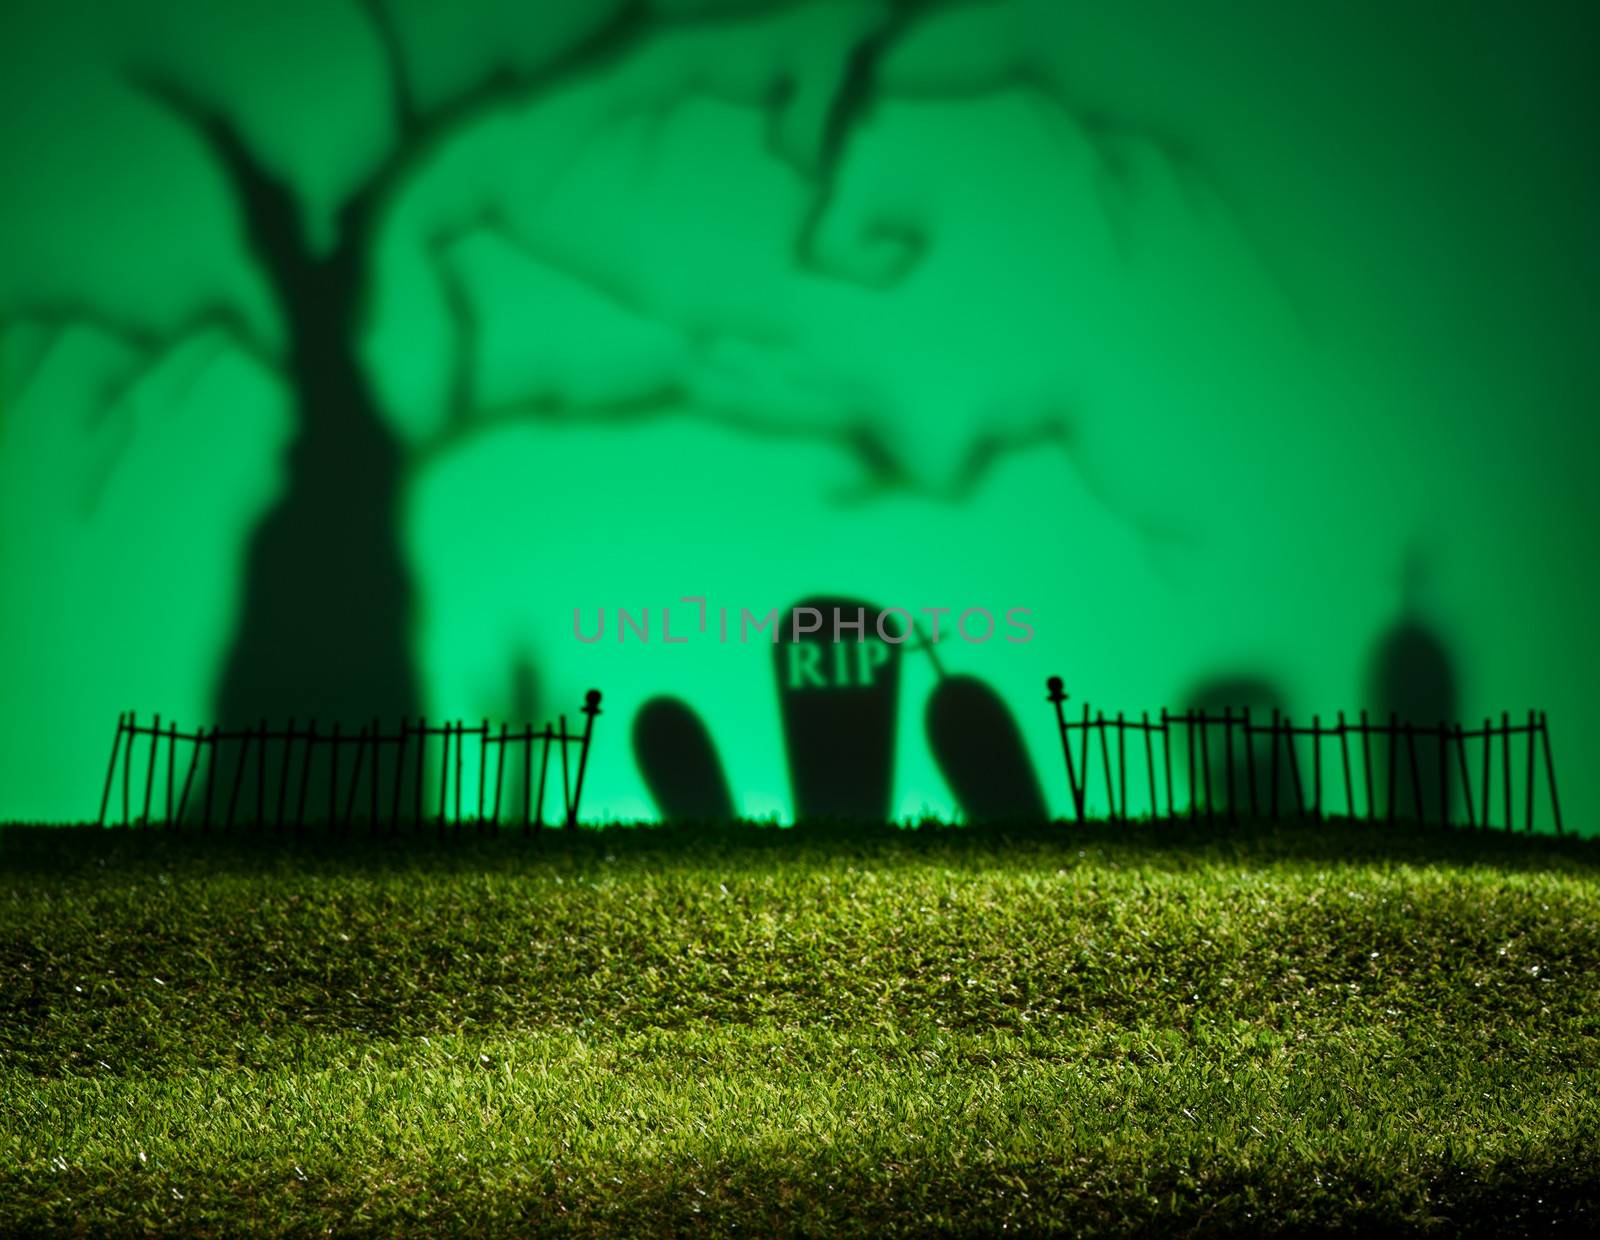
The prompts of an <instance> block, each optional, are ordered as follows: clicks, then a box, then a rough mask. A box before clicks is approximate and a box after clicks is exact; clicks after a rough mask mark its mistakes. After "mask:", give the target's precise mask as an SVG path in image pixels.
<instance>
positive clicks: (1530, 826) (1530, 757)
mask: <svg viewBox="0 0 1600 1240" xmlns="http://www.w3.org/2000/svg"><path fill="white" fill-rule="evenodd" d="M1533 720H1534V714H1533V711H1531V710H1530V711H1529V712H1528V832H1529V834H1530V835H1531V834H1532V833H1533V744H1534V741H1533V728H1534V723H1533Z"/></svg>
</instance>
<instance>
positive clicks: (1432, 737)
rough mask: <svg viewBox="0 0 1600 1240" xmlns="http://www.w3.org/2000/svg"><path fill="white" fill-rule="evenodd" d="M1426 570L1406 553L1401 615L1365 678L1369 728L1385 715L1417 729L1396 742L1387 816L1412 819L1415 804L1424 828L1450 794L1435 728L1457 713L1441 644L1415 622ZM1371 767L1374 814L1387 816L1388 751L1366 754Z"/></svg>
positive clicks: (1450, 779) (1441, 813) (1439, 818)
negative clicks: (1374, 772)
mask: <svg viewBox="0 0 1600 1240" xmlns="http://www.w3.org/2000/svg"><path fill="white" fill-rule="evenodd" d="M1425 584H1426V568H1425V565H1424V564H1423V562H1422V559H1421V557H1420V556H1419V555H1418V554H1417V553H1415V552H1413V553H1412V555H1411V556H1410V558H1409V559H1408V561H1407V563H1406V567H1405V573H1404V583H1403V594H1404V605H1403V612H1402V615H1401V617H1400V619H1399V621H1398V622H1397V623H1396V624H1395V625H1394V627H1393V628H1391V629H1390V630H1389V631H1388V632H1387V633H1385V634H1384V635H1383V637H1382V638H1381V639H1380V640H1379V642H1378V644H1377V647H1376V648H1375V649H1374V651H1373V654H1372V661H1371V663H1370V665H1369V669H1368V675H1367V701H1368V703H1369V708H1370V710H1371V712H1372V717H1373V722H1375V723H1387V722H1388V719H1389V715H1390V713H1391V712H1392V713H1393V714H1394V716H1395V718H1396V719H1397V720H1398V721H1399V722H1400V723H1401V724H1406V723H1410V724H1412V725H1414V726H1415V727H1416V729H1417V732H1416V735H1415V737H1414V739H1413V740H1411V741H1408V740H1407V739H1406V738H1404V737H1402V738H1401V739H1400V741H1399V743H1398V744H1397V746H1396V747H1395V755H1394V774H1393V780H1394V811H1395V816H1396V817H1397V818H1415V817H1417V808H1416V807H1417V805H1418V803H1419V802H1420V803H1421V806H1422V820H1423V821H1424V822H1445V821H1447V820H1448V818H1449V814H1450V806H1451V802H1452V800H1453V799H1454V796H1455V784H1456V780H1455V778H1454V776H1455V771H1453V770H1450V769H1449V768H1448V762H1449V758H1450V755H1449V752H1448V746H1446V747H1444V751H1443V752H1441V746H1440V741H1439V738H1438V736H1437V734H1436V733H1435V731H1434V729H1436V728H1437V727H1438V725H1439V723H1440V722H1441V721H1442V722H1444V723H1447V724H1451V723H1453V722H1454V721H1455V720H1456V718H1457V711H1458V710H1459V709H1460V694H1459V691H1458V689H1457V687H1456V673H1455V669H1454V666H1453V664H1452V662H1451V659H1450V654H1449V651H1448V650H1447V649H1446V648H1445V645H1444V641H1443V639H1442V638H1441V637H1440V636H1439V634H1438V633H1437V632H1436V631H1435V630H1434V629H1433V627H1432V626H1430V625H1429V624H1428V623H1427V622H1426V621H1425V620H1424V619H1423V617H1422V615H1421V612H1420V601H1421V594H1422V592H1423V589H1424V588H1425ZM1412 746H1414V747H1415V751H1416V763H1415V769H1416V776H1417V777H1416V779H1415V780H1413V778H1412V770H1413V763H1412V760H1411V748H1412ZM1373 759H1374V762H1373V765H1374V767H1375V768H1376V769H1377V772H1378V774H1377V777H1376V778H1377V782H1376V784H1375V797H1376V799H1377V800H1378V802H1379V804H1378V814H1379V816H1380V817H1381V816H1382V815H1383V814H1384V813H1385V812H1386V811H1387V808H1388V806H1387V789H1388V784H1389V774H1388V772H1389V748H1388V746H1387V745H1382V746H1380V747H1379V748H1378V751H1377V752H1375V753H1374V755H1373ZM1441 761H1443V762H1445V763H1446V768H1447V770H1446V774H1447V778H1446V780H1445V781H1444V782H1445V790H1444V800H1443V802H1441V801H1440V799H1439V793H1440V789H1439V784H1440V780H1439V764H1440V762H1441Z"/></svg>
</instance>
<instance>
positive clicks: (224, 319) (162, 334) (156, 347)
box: [9, 304, 283, 398]
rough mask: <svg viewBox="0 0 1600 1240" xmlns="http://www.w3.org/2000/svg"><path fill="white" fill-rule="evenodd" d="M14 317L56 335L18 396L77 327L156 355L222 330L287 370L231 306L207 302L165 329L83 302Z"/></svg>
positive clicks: (259, 358)
mask: <svg viewBox="0 0 1600 1240" xmlns="http://www.w3.org/2000/svg"><path fill="white" fill-rule="evenodd" d="M9 317H10V318H11V319H12V320H13V321H14V322H17V323H21V324H26V325H28V326H32V327H36V328H39V329H40V330H42V331H45V332H47V333H49V336H50V339H49V342H48V343H47V344H46V345H45V346H44V347H43V348H42V349H40V350H39V352H38V354H37V355H36V356H35V358H34V361H33V365H32V366H30V367H29V368H28V370H27V371H26V372H25V373H24V374H23V375H22V376H21V377H20V379H19V381H18V382H17V385H16V387H15V388H14V389H13V395H14V396H15V397H17V398H21V396H22V395H23V394H24V393H26V391H27V390H28V388H29V387H31V386H32V384H33V383H34V382H35V381H36V380H37V378H38V377H39V375H40V374H41V373H42V372H43V370H44V368H45V365H46V364H47V362H48V360H49V354H50V353H51V352H52V351H54V350H55V349H56V348H58V347H59V346H60V344H61V342H62V341H63V340H65V339H66V338H67V337H68V336H69V335H70V334H71V333H72V332H74V331H88V332H93V333H96V334H98V335H100V336H103V337H105V338H106V339H108V340H111V341H114V342H115V343H117V344H119V345H122V346H123V347H124V348H126V349H129V350H130V351H132V352H135V353H139V354H143V355H144V356H145V357H147V358H150V359H159V358H160V357H162V356H164V355H166V354H170V353H171V352H173V351H174V350H176V349H179V348H182V347H183V346H184V345H185V344H187V343H189V342H190V341H193V340H195V339H199V338H201V337H204V336H213V335H214V336H220V337H222V338H223V339H224V340H226V341H227V343H228V344H229V345H231V346H232V347H233V348H234V349H236V350H237V351H238V352H240V353H242V354H243V355H244V356H246V357H248V358H249V359H250V360H251V361H253V362H255V363H256V364H257V365H258V366H260V367H261V368H262V369H263V370H267V371H270V372H272V373H274V374H278V375H281V374H282V373H283V367H282V365H281V363H280V362H279V361H278V359H277V358H276V357H275V356H274V355H273V354H272V352H271V350H270V349H268V348H267V347H266V346H265V345H264V344H262V343H261V341H260V340H259V339H258V338H257V337H256V334H255V332H254V331H253V330H252V329H251V328H250V326H249V324H247V323H246V322H245V321H244V318H243V316H242V315H240V314H238V313H237V312H236V311H234V310H233V309H231V308H230V307H227V306H221V305H212V306H202V307H200V308H199V309H197V310H194V311H192V312H191V313H189V314H188V315H186V316H185V317H184V318H182V319H181V320H179V321H178V322H177V323H176V324H174V325H173V326H172V327H171V328H169V329H167V330H165V331H161V330H155V329H152V328H149V327H145V326H141V325H139V324H135V323H130V322H128V321H127V320H125V319H119V318H116V317H114V316H112V315H109V314H106V313H104V312H103V311H99V310H95V309H93V308H91V307H88V306H77V305H65V304H44V305H38V306H31V307H23V308H22V309H20V310H17V311H14V312H13V313H12V314H11V315H10V316H9Z"/></svg>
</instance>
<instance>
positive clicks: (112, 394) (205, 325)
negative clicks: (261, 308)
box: [12, 305, 282, 513]
mask: <svg viewBox="0 0 1600 1240" xmlns="http://www.w3.org/2000/svg"><path fill="white" fill-rule="evenodd" d="M12 319H13V321H14V322H17V323H22V324H25V325H28V326H32V327H36V328H38V329H40V330H42V331H44V332H46V333H48V337H49V338H48V340H47V341H46V343H45V345H44V346H43V347H42V348H41V349H40V350H39V352H38V354H37V356H36V357H35V359H34V363H33V365H32V366H31V367H30V368H29V369H28V371H27V372H26V373H25V374H24V375H23V376H22V378H21V380H20V382H19V384H18V386H17V388H16V390H15V393H14V394H15V396H16V397H18V398H21V397H22V396H24V395H25V394H26V393H27V391H28V390H29V389H30V388H31V387H32V385H33V384H34V383H35V382H37V381H38V379H39V377H40V375H41V374H42V373H43V372H44V370H45V368H46V367H47V366H48V364H49V358H50V355H51V354H52V353H53V352H54V351H55V350H57V349H59V348H60V347H61V344H62V342H64V341H65V340H67V339H68V338H69V337H70V336H72V335H73V334H74V333H78V332H82V333H87V334H90V335H94V336H98V337H100V338H101V339H104V340H108V341H110V342H112V343H113V344H115V345H117V346H119V347H121V348H123V349H126V350H127V351H129V352H131V353H133V354H134V355H135V358H136V360H135V361H134V363H133V364H132V365H130V366H129V367H127V368H126V370H125V371H124V372H123V373H122V374H121V375H119V376H118V377H117V378H115V379H114V380H112V381H110V382H108V383H107V384H105V386H104V388H103V389H102V391H101V393H100V396H99V399H98V400H97V401H96V404H95V409H94V413H93V416H92V418H91V420H90V424H89V425H90V429H91V430H98V429H101V428H104V427H109V428H110V434H111V435H112V437H113V438H112V445H111V448H110V450H109V451H108V452H106V453H104V454H103V455H102V458H101V460H100V462H99V464H98V465H97V466H96V468H95V470H94V472H93V475H92V477H91V479H90V482H89V485H88V487H87V488H86V490H85V493H84V496H83V501H82V503H83V509H84V511H85V513H88V512H92V511H93V510H94V508H95V506H96V505H97V504H98V503H99V501H100V497H101V495H102V494H103V493H104V491H105V489H106V487H107V486H108V485H109V483H110V480H111V478H112V477H113V476H114V474H115V472H116V467H117V465H118V464H119V462H120V461H121V459H122V457H123V455H124V454H125V453H126V451H127V449H128V445H129V444H130V443H131V442H132V436H133V420H132V417H131V416H121V417H119V416H118V415H119V414H123V413H124V411H125V410H126V408H127V405H128V403H129V402H130V401H131V400H132V399H133V398H134V396H135V395H136V394H137V393H138V391H139V389H140V388H142V387H143V386H144V385H145V384H146V383H148V382H150V381H151V380H152V379H153V378H154V376H156V375H157V374H159V373H160V372H161V371H162V370H163V369H164V368H165V367H167V366H168V365H169V364H170V363H171V361H172V359H173V358H174V357H175V356H176V355H178V354H179V353H181V352H182V351H184V350H185V349H188V348H191V347H193V346H195V345H197V344H199V343H201V342H206V341H209V342H210V343H211V346H212V347H211V348H210V349H208V350H207V351H206V352H205V353H204V354H203V355H202V357H201V358H200V359H199V361H198V362H197V363H196V364H195V366H194V367H193V369H192V371H191V373H190V375H189V377H188V380H187V382H186V383H185V385H184V390H183V392H182V393H180V394H179V396H180V398H181V396H182V395H185V394H187V392H188V391H189V390H190V389H192V387H193V385H194V384H195V383H198V382H199V380H200V378H201V376H202V375H203V374H204V373H205V371H206V370H207V369H209V367H210V366H211V365H212V364H213V363H214V362H215V361H216V360H217V359H218V358H219V357H221V356H222V355H223V354H224V353H227V352H230V351H231V352H236V353H238V354H240V355H241V356H244V357H247V358H249V359H250V360H251V361H253V362H255V363H256V364H257V365H258V366H260V367H261V368H262V369H263V370H266V371H268V372H271V373H273V374H278V375H281V374H282V367H281V366H280V365H279V364H278V362H277V361H276V359H275V358H273V357H272V355H271V354H270V353H269V351H268V350H267V349H265V348H264V347H263V346H262V345H261V344H260V343H259V341H257V340H256V339H255V336H254V333H252V332H251V331H250V329H249V327H248V326H247V325H246V324H245V323H244V321H243V320H242V319H241V318H240V316H238V315H237V314H235V313H234V312H233V311H232V310H230V309H227V308H225V307H219V306H209V307H203V308H201V309H199V310H196V311H194V312H193V313H191V314H189V315H188V316H186V317H185V318H184V319H183V320H181V321H180V322H179V323H177V324H176V325H174V326H173V327H171V328H170V329H168V330H165V331H158V330H154V329H151V328H147V327H143V326H139V325H137V324H132V323H129V322H127V321H125V320H122V319H117V318H114V317H112V316H110V315H107V314H105V313H103V312H100V311H96V310H93V309H89V308H87V307H78V306H66V305H44V306H36V307H32V308H28V309H23V310H21V311H19V312H17V313H16V314H14V315H13V316H12Z"/></svg>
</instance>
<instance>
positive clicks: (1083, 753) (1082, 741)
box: [1078, 702, 1089, 818]
mask: <svg viewBox="0 0 1600 1240" xmlns="http://www.w3.org/2000/svg"><path fill="white" fill-rule="evenodd" d="M1082 723H1083V731H1082V732H1081V733H1080V734H1079V737H1078V772H1079V777H1080V778H1081V779H1082V780H1083V816H1084V817H1085V818H1087V817H1088V816H1089V703H1087V702H1085V703H1084V704H1083V721H1082Z"/></svg>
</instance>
